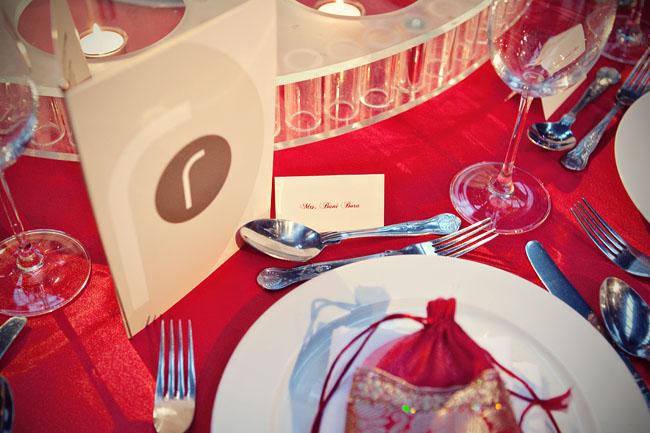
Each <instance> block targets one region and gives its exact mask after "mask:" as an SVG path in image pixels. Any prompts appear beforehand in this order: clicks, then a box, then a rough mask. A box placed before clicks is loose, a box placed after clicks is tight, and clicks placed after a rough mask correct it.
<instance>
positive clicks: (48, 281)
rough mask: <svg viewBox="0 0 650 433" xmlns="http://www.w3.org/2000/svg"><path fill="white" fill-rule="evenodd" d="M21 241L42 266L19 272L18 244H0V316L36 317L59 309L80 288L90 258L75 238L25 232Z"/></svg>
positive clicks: (10, 241) (12, 241) (48, 232)
mask: <svg viewBox="0 0 650 433" xmlns="http://www.w3.org/2000/svg"><path fill="white" fill-rule="evenodd" d="M24 235H25V239H26V240H27V242H29V243H31V244H32V246H33V247H34V248H35V249H37V250H38V251H39V252H40V253H41V254H42V255H43V264H42V266H39V267H37V268H36V269H34V270H31V271H30V270H21V269H19V268H18V266H17V263H16V257H17V255H16V254H17V251H18V241H17V239H16V237H15V236H12V237H10V238H8V239H5V240H4V241H2V242H0V314H6V315H9V316H37V315H40V314H45V313H49V312H51V311H54V310H56V309H58V308H61V307H63V306H64V305H66V304H67V303H68V302H70V301H72V300H73V299H74V298H75V297H76V296H77V295H78V294H79V292H81V290H82V289H83V288H84V286H85V285H86V283H87V282H88V278H89V277H90V267H91V265H90V258H89V257H88V253H87V252H86V250H85V249H84V247H83V246H82V245H81V243H79V241H77V240H76V239H74V238H72V237H70V236H68V235H67V234H65V233H63V232H59V231H56V230H45V229H42V230H29V231H26V232H24Z"/></svg>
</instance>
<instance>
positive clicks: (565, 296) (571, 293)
mask: <svg viewBox="0 0 650 433" xmlns="http://www.w3.org/2000/svg"><path fill="white" fill-rule="evenodd" d="M526 255H527V256H528V261H529V262H530V264H531V265H532V266H533V269H534V270H535V272H536V273H537V275H538V276H539V279H540V280H542V283H544V286H545V287H546V288H547V289H548V291H549V292H550V293H552V294H553V295H554V296H556V297H558V298H559V299H561V300H562V301H563V302H564V303H566V304H567V305H568V306H570V307H571V308H573V309H574V310H575V311H576V312H577V313H578V314H580V315H581V316H582V317H584V318H585V319H587V320H588V321H589V323H591V324H592V325H593V326H594V327H595V328H596V329H597V330H598V331H599V332H600V333H601V334H602V335H603V336H604V337H605V339H606V340H607V342H608V343H609V344H610V345H611V346H612V347H613V348H614V350H615V351H616V353H618V356H620V357H621V359H622V360H623V362H624V363H625V366H626V367H627V368H628V370H630V373H632V376H633V377H634V381H635V382H636V384H637V386H638V387H639V390H640V391H641V394H642V395H643V398H644V399H645V402H646V405H647V406H648V408H650V390H649V389H648V387H647V386H646V384H645V381H644V380H643V378H642V377H641V376H640V375H639V373H638V372H637V371H636V369H635V368H634V366H633V365H632V361H630V357H629V356H628V355H627V354H626V353H624V352H623V351H622V350H621V349H619V348H618V346H616V343H614V342H612V341H611V340H610V339H609V338H608V335H607V333H606V331H605V329H604V328H603V326H602V325H601V324H600V321H599V320H598V317H597V316H596V314H595V313H594V312H593V310H592V309H591V308H590V307H589V304H587V302H585V300H584V299H583V298H582V296H580V293H578V291H577V290H576V289H575V287H573V285H572V284H571V283H570V282H569V280H568V279H567V278H566V277H565V276H564V274H563V273H562V271H560V269H559V268H558V267H557V265H556V264H555V262H554V261H553V259H551V257H550V256H549V255H548V253H547V252H546V250H545V249H544V247H543V246H542V244H540V243H539V242H538V241H530V242H528V243H527V244H526Z"/></svg>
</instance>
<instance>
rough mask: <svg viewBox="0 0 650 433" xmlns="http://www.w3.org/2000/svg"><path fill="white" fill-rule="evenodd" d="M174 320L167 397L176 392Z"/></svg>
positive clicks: (170, 334)
mask: <svg viewBox="0 0 650 433" xmlns="http://www.w3.org/2000/svg"><path fill="white" fill-rule="evenodd" d="M174 364H175V362H174V321H173V320H170V321H169V361H168V362H167V394H165V396H166V397H167V398H172V396H173V395H174V394H176V381H175V380H174Z"/></svg>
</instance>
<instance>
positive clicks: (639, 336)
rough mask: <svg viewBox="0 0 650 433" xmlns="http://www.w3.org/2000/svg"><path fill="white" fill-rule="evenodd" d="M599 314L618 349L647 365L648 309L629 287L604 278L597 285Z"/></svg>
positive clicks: (649, 342)
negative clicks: (644, 360)
mask: <svg viewBox="0 0 650 433" xmlns="http://www.w3.org/2000/svg"><path fill="white" fill-rule="evenodd" d="M600 314H601V315H602V316H603V321H604V322H605V327H607V330H608V331H609V334H610V335H611V336H612V339H613V340H614V342H615V343H616V344H618V347H620V348H621V349H623V351H624V352H625V353H627V354H629V355H632V356H637V357H639V358H645V359H647V360H649V361H650V308H649V307H648V304H646V302H645V301H644V300H643V298H642V297H641V296H639V294H638V293H637V292H636V291H635V290H634V289H633V288H632V287H630V286H629V285H628V284H627V283H626V282H625V281H623V280H621V279H618V278H616V277H609V278H606V279H605V281H603V283H602V284H601V285H600Z"/></svg>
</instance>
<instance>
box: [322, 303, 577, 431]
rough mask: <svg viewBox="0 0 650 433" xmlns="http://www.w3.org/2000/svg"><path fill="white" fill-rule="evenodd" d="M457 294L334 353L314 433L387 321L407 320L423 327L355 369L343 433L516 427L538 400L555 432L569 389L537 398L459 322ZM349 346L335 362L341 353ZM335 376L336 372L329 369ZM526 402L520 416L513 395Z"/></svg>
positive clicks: (369, 331)
mask: <svg viewBox="0 0 650 433" xmlns="http://www.w3.org/2000/svg"><path fill="white" fill-rule="evenodd" d="M455 311H456V301H455V299H437V300H434V301H431V302H429V303H428V305H427V317H417V316H412V315H409V314H391V315H388V316H386V317H384V318H383V319H381V320H379V321H377V322H375V323H373V324H372V325H370V326H369V327H367V328H366V329H365V330H363V331H362V332H361V333H359V334H358V335H356V336H355V337H354V338H353V339H352V340H351V341H350V342H349V343H348V344H347V345H346V346H345V347H344V348H343V349H342V350H341V351H340V352H339V354H338V355H337V356H336V358H335V359H334V362H333V363H332V365H331V367H330V369H329V371H328V373H327V376H326V378H325V384H324V385H323V389H322V392H321V396H320V400H319V406H318V411H317V414H316V417H315V418H314V422H313V424H312V429H311V433H318V432H319V431H320V424H321V419H322V417H323V413H324V411H325V408H326V407H327V404H328V402H329V401H330V399H331V398H332V395H333V394H334V393H335V392H336V390H337V389H338V388H339V386H340V385H341V381H342V380H343V378H344V376H345V375H346V374H347V373H348V371H349V370H350V366H351V365H352V364H353V363H354V361H355V359H356V358H357V356H358V355H359V353H360V352H361V350H362V349H363V347H364V346H365V345H366V343H367V342H368V340H369V339H370V338H371V337H372V335H373V334H374V332H375V331H376V330H377V328H378V327H379V326H380V325H381V324H382V323H384V322H388V321H391V320H396V319H410V320H413V321H416V322H418V323H420V324H421V325H422V329H421V330H419V331H417V332H415V333H413V334H409V335H406V336H404V337H401V338H397V339H396V340H393V341H390V342H389V343H386V344H385V345H383V346H381V347H379V348H378V349H376V350H375V351H374V352H372V353H371V354H370V355H369V356H368V357H367V358H366V359H365V360H364V361H363V363H362V364H361V366H360V367H358V368H357V369H356V371H354V373H353V377H352V387H351V390H350V394H349V397H348V403H347V411H346V421H345V433H380V432H381V433H383V432H386V433H388V432H390V433H521V432H522V430H521V427H520V426H521V424H522V422H523V419H524V417H525V416H526V414H527V412H528V411H529V409H531V408H532V407H534V406H540V407H541V408H542V409H543V410H544V411H545V412H546V414H547V416H548V418H549V419H550V421H551V423H552V424H553V427H554V428H555V430H556V431H557V432H558V433H560V430H559V427H558V425H557V423H556V421H555V419H554V417H553V414H552V412H553V411H556V410H565V409H566V408H567V401H568V398H569V396H570V390H568V391H567V392H565V393H564V394H562V395H560V396H557V397H554V398H550V399H541V398H539V397H538V396H537V394H536V393H535V391H534V389H533V388H532V387H531V386H529V385H528V383H526V381H524V380H523V379H521V378H520V377H519V376H517V375H516V374H514V373H513V372H512V371H510V370H509V369H507V368H505V367H504V366H502V365H501V364H499V363H498V362H497V361H496V360H495V359H494V358H493V357H492V355H491V354H490V353H489V352H488V351H486V350H485V349H483V348H482V347H480V346H479V345H478V344H477V343H476V342H475V341H474V340H473V339H472V338H471V337H470V336H469V335H467V334H466V333H465V331H464V330H463V329H462V328H461V327H460V326H459V325H458V323H456V321H455V319H454V314H455ZM353 347H354V351H353V352H351V355H350V356H349V357H348V358H347V360H346V361H345V364H344V365H343V364H342V365H341V366H339V365H338V364H339V363H341V362H342V359H343V355H344V354H346V353H348V352H349V351H351V350H352V348H353ZM334 371H337V372H340V374H338V375H337V377H333V372H334ZM500 373H503V374H505V375H508V376H510V377H512V378H513V379H514V380H516V381H518V382H520V383H521V384H522V385H523V387H524V388H525V389H526V391H527V392H528V394H529V395H524V394H519V393H515V392H513V391H509V390H507V389H506V386H505V385H504V382H503V380H502V379H501V375H500ZM511 396H513V397H514V398H519V399H522V400H524V401H525V402H527V406H526V408H525V409H524V410H523V412H522V413H521V416H520V417H519V418H520V419H519V420H517V419H516V417H515V415H514V412H513V410H512V407H511V404H510V397H511Z"/></svg>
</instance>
